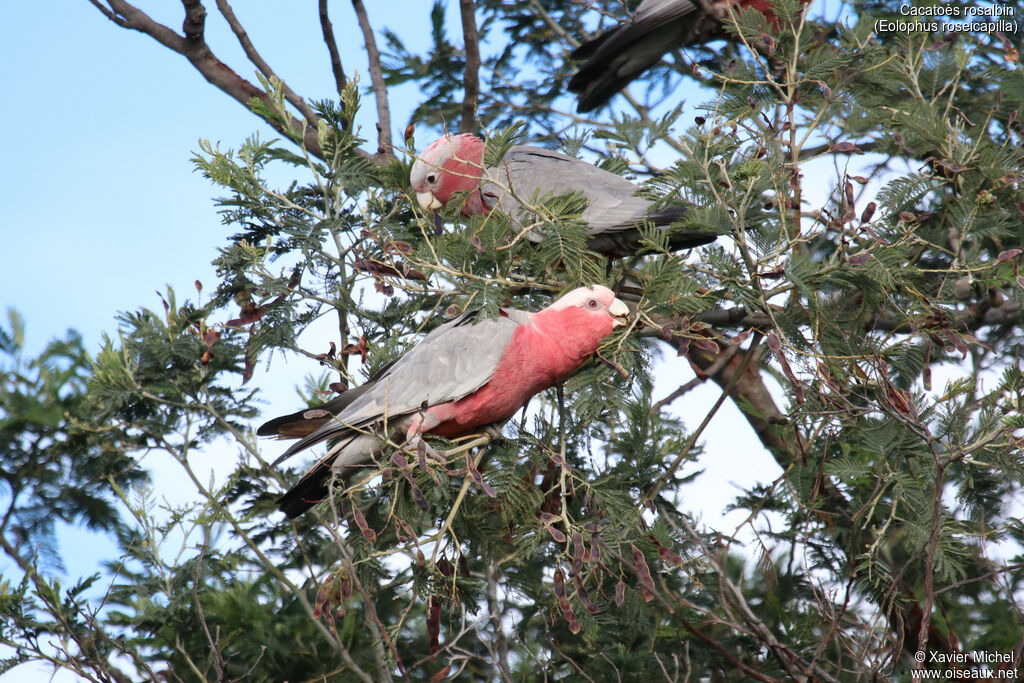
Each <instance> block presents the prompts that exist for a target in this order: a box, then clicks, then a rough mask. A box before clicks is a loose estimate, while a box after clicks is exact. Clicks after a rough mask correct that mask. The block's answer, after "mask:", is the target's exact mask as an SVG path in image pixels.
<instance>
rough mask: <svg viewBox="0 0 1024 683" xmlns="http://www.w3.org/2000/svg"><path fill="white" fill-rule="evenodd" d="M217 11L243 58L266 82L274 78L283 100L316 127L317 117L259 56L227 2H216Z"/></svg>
mask: <svg viewBox="0 0 1024 683" xmlns="http://www.w3.org/2000/svg"><path fill="white" fill-rule="evenodd" d="M216 1H217V9H219V10H220V13H221V14H222V15H224V19H225V20H227V22H228V26H230V27H231V31H232V32H233V33H234V34H235V37H236V38H238V44H239V45H241V46H242V50H243V51H244V52H245V56H246V57H248V58H249V61H250V62H252V63H253V65H255V66H256V68H257V69H259V70H260V73H261V74H263V75H264V76H265V77H266V78H267V80H270V79H274V78H276V79H277V80H278V81H280V83H281V92H283V93H284V98H285V99H286V100H288V101H289V102H291V104H292V106H293V107H295V108H296V109H298V110H299V111H300V112H302V115H303V116H305V117H306V120H307V121H309V122H310V123H311V124H312V125H313V127H314V128H315V127H316V121H317V116H316V114H315V113H313V110H312V108H310V106H309V104H307V103H306V100H304V99H302V98H301V97H299V96H298V95H296V94H295V91H294V90H292V89H291V88H289V87H288V84H287V83H285V82H284V79H283V78H281V77H280V76H278V75H277V74H276V73H274V70H273V69H272V68H270V65H269V64H267V62H266V61H265V60H264V59H263V57H261V56H260V53H259V52H257V51H256V46H255V45H253V44H252V41H251V40H249V34H248V33H246V31H245V28H244V27H243V26H242V22H240V21H238V17H236V16H235V11H234V10H233V9H232V8H231V5H230V4H228V0H216Z"/></svg>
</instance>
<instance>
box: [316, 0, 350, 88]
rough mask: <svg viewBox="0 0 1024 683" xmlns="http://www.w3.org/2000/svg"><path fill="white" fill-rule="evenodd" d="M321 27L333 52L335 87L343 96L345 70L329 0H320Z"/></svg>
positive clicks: (330, 50) (332, 69) (325, 41)
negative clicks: (328, 9)
mask: <svg viewBox="0 0 1024 683" xmlns="http://www.w3.org/2000/svg"><path fill="white" fill-rule="evenodd" d="M320 29H321V30H322V31H323V34H324V43H326V44H327V51H328V52H330V53H331V72H332V73H333V74H334V87H335V88H336V89H337V91H338V96H339V97H341V95H342V93H343V92H344V91H345V83H346V82H347V80H346V78H345V70H344V69H343V68H342V67H341V54H340V53H339V52H338V42H337V41H336V40H335V39H334V27H333V26H332V25H331V19H330V17H329V16H328V14H327V0H320Z"/></svg>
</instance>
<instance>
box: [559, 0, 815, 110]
mask: <svg viewBox="0 0 1024 683" xmlns="http://www.w3.org/2000/svg"><path fill="white" fill-rule="evenodd" d="M808 2H810V0H803V3H802V4H804V5H806V4H808ZM730 4H731V5H732V8H733V11H734V12H735V11H738V10H741V9H747V8H750V9H756V10H757V11H758V12H761V13H762V14H764V15H765V17H766V18H767V19H768V22H769V24H770V25H771V26H772V27H774V28H776V29H777V28H778V24H779V20H778V17H777V16H776V15H775V12H774V11H773V9H772V6H771V4H770V2H769V0H644V1H643V2H641V3H640V6H639V7H637V8H636V13H635V14H634V15H633V18H632V19H630V20H629V21H624V22H622V23H621V24H619V25H618V26H615V27H614V28H611V29H609V30H608V31H605V32H604V33H602V34H601V35H599V36H598V37H597V38H594V39H593V40H590V41H587V42H586V43H583V44H582V45H580V46H579V47H578V48H576V49H575V50H574V51H573V53H572V54H571V55H570V56H569V57H570V59H573V60H585V61H584V62H583V64H582V65H581V66H580V68H579V71H577V72H576V74H575V75H574V76H573V77H572V78H571V79H570V80H569V92H574V93H577V94H578V95H579V103H578V105H577V107H576V111H578V112H581V113H583V112H588V111H592V110H594V109H597V108H598V107H600V106H601V105H603V104H605V103H606V102H607V101H608V100H610V99H611V98H612V97H613V96H614V95H615V93H617V92H619V91H620V90H622V89H623V88H625V87H626V86H627V85H629V84H630V82H632V81H633V79H635V78H637V77H638V76H639V75H640V74H642V73H643V72H644V71H647V69H649V68H651V67H652V66H654V65H655V64H657V63H658V62H659V61H661V57H662V55H664V54H665V53H667V52H671V51H672V50H675V49H676V48H680V47H684V46H686V45H696V44H701V43H707V42H710V41H712V40H715V39H718V38H726V37H728V34H726V32H725V30H724V29H723V27H722V22H723V21H725V20H726V19H727V18H728V16H729V10H728V6H729V5H730ZM769 40H770V39H769ZM756 47H757V49H758V50H762V49H763V48H762V46H761V45H757V46H756Z"/></svg>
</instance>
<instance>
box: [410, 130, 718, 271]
mask: <svg viewBox="0 0 1024 683" xmlns="http://www.w3.org/2000/svg"><path fill="white" fill-rule="evenodd" d="M483 158H484V141H483V140H481V139H480V138H478V137H476V136H475V135H468V134H463V135H445V136H444V137H442V138H439V139H438V140H435V141H434V142H433V143H431V144H430V145H429V146H428V147H427V148H426V149H425V150H423V153H422V154H421V155H420V156H419V158H417V159H416V161H415V163H413V165H412V171H411V173H410V181H411V183H412V187H413V190H414V191H415V192H416V200H417V201H418V202H419V205H420V206H421V207H423V208H424V209H425V210H427V211H436V210H437V209H440V208H442V207H444V206H445V205H446V204H447V203H448V202H449V201H450V200H451V199H452V197H453V196H454V195H455V193H456V192H459V191H465V192H468V195H467V196H466V200H465V203H464V204H463V206H462V215H463V216H474V215H485V214H489V213H490V212H491V211H493V210H495V209H497V210H500V211H501V212H502V213H504V214H505V215H506V216H508V217H509V218H510V219H511V220H512V221H513V222H516V223H519V222H520V219H521V220H522V222H523V223H525V224H529V223H528V222H532V221H531V220H530V219H529V217H528V214H529V213H530V212H529V210H527V209H526V208H525V206H524V205H525V204H530V203H534V202H537V201H539V200H540V199H541V198H543V197H545V196H557V195H565V194H571V193H574V192H575V193H579V194H581V195H582V196H583V197H584V198H585V199H586V200H587V208H586V209H585V210H584V211H583V215H582V219H583V222H584V223H586V224H587V225H588V226H589V228H590V235H591V238H590V240H589V241H588V243H587V246H588V248H590V249H591V250H592V251H596V252H598V253H601V254H605V255H608V256H613V257H614V256H626V255H629V254H633V253H635V252H636V251H637V250H638V249H639V248H640V232H639V230H638V229H637V226H638V225H639V224H641V223H643V222H645V221H647V222H650V223H651V224H652V225H655V226H666V225H669V224H671V223H674V222H678V221H680V220H682V219H683V218H684V216H685V214H686V206H685V205H683V204H674V205H670V206H666V207H664V208H663V209H658V210H654V209H652V207H653V205H654V202H652V201H651V200H649V199H644V198H643V197H640V196H637V194H636V192H637V190H638V189H639V188H638V187H637V186H636V185H634V184H633V183H631V182H629V181H628V180H626V179H625V178H622V177H620V176H617V175H615V174H614V173H611V172H609V171H605V170H604V169H601V168H598V167H597V166H594V165H593V164H588V163H587V162H585V161H581V160H579V159H574V158H572V157H570V156H566V155H565V154H560V153H558V152H554V151H552V150H550V149H544V148H541V147H532V146H530V145H515V146H513V147H511V148H510V149H509V150H508V152H507V153H506V154H505V156H504V157H503V158H502V159H501V161H500V162H498V165H497V166H494V167H484V163H483ZM716 237H717V235H716V234H715V233H712V232H706V231H700V230H688V231H685V232H674V233H673V234H672V235H670V237H669V246H670V248H671V249H673V250H678V249H690V248H692V247H696V246H700V245H701V244H707V243H708V242H713V241H714V240H715V238H716ZM530 239H531V240H533V241H540V239H541V235H539V234H537V233H536V231H532V232H531V233H530Z"/></svg>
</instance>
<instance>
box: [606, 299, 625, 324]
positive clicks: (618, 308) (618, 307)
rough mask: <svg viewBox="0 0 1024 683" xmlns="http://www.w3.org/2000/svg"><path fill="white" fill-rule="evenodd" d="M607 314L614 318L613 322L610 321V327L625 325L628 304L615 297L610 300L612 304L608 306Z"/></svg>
mask: <svg viewBox="0 0 1024 683" xmlns="http://www.w3.org/2000/svg"><path fill="white" fill-rule="evenodd" d="M608 315H610V316H612V317H613V318H615V322H613V323H612V329H615V328H616V327H625V326H626V325H627V324H628V323H629V306H627V305H626V304H624V303H622V301H621V300H619V299H615V300H614V301H612V305H611V306H609V307H608Z"/></svg>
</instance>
